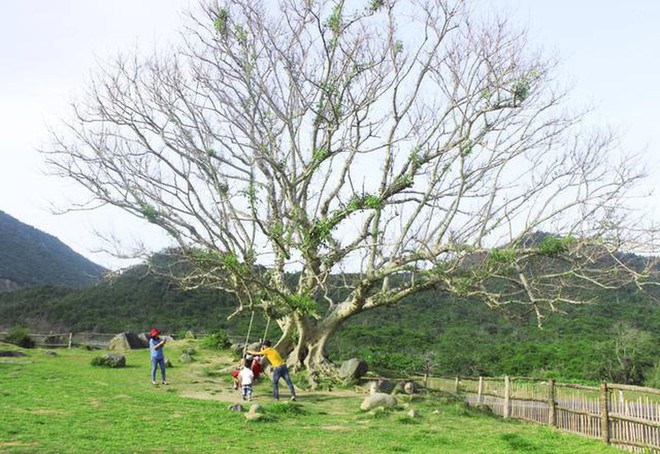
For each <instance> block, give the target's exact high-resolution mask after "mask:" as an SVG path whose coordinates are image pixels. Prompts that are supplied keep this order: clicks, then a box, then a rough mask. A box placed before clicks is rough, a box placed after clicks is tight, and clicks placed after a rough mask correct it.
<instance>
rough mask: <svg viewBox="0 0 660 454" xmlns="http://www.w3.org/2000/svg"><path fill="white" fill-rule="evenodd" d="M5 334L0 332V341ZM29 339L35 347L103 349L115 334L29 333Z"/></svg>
mask: <svg viewBox="0 0 660 454" xmlns="http://www.w3.org/2000/svg"><path fill="white" fill-rule="evenodd" d="M6 336H7V333H6V332H0V340H3V339H5V337H6ZM29 336H30V338H31V339H32V340H33V341H34V343H35V345H36V346H37V347H46V348H67V347H68V348H71V347H80V346H87V347H91V348H105V347H107V346H108V344H109V343H110V340H112V338H113V337H115V336H116V334H109V333H49V334H39V333H30V334H29Z"/></svg>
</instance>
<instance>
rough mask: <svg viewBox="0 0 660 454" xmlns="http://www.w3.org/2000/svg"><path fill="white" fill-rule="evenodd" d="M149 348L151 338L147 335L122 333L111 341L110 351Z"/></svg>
mask: <svg viewBox="0 0 660 454" xmlns="http://www.w3.org/2000/svg"><path fill="white" fill-rule="evenodd" d="M141 348H149V338H148V337H147V335H146V333H139V334H136V333H120V334H117V335H116V336H115V337H113V338H112V340H110V344H109V345H108V350H115V351H126V350H136V349H141Z"/></svg>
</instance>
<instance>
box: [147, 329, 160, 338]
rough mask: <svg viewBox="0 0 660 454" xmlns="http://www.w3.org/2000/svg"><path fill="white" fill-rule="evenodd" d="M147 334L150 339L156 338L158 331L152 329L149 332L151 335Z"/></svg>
mask: <svg viewBox="0 0 660 454" xmlns="http://www.w3.org/2000/svg"><path fill="white" fill-rule="evenodd" d="M149 334H150V335H151V337H156V336H158V330H157V329H155V328H154V329H152V330H151V333H149Z"/></svg>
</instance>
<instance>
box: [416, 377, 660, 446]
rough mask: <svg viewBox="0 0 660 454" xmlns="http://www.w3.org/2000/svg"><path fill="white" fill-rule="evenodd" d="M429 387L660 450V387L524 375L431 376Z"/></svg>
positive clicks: (518, 415) (513, 414)
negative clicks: (578, 382)
mask: <svg viewBox="0 0 660 454" xmlns="http://www.w3.org/2000/svg"><path fill="white" fill-rule="evenodd" d="M428 386H429V388H431V389H438V390H443V391H449V392H454V393H458V394H460V395H464V396H465V399H466V402H467V403H468V404H469V405H472V406H480V407H482V408H487V409H489V410H490V411H492V412H493V413H494V414H497V415H499V416H502V417H504V418H515V419H521V420H525V421H530V422H535V423H541V424H548V425H551V426H553V427H556V428H557V429H559V430H562V431H565V432H571V433H575V434H581V435H585V436H587V437H590V438H596V439H600V440H602V441H604V442H605V443H607V444H611V445H614V446H616V447H619V448H622V449H625V450H627V451H630V452H635V453H637V452H639V453H643V452H644V453H646V452H651V453H660V390H658V389H654V388H643V387H640V386H629V385H617V384H609V383H602V384H601V385H600V386H582V385H574V384H566V383H556V382H555V381H554V380H546V381H541V380H535V379H531V378H525V377H508V376H507V377H503V378H486V377H479V378H453V379H448V378H439V377H429V378H428Z"/></svg>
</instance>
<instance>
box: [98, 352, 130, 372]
mask: <svg viewBox="0 0 660 454" xmlns="http://www.w3.org/2000/svg"><path fill="white" fill-rule="evenodd" d="M102 360H103V365H105V366H107V367H112V368H115V369H117V368H120V367H126V357H125V356H124V355H118V354H116V353H107V354H105V355H103V357H102Z"/></svg>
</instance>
